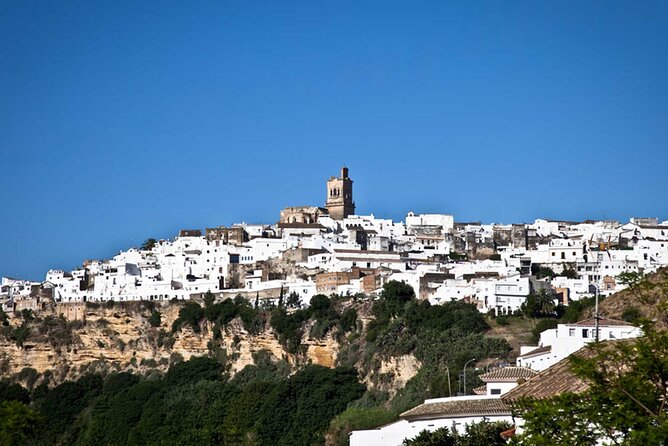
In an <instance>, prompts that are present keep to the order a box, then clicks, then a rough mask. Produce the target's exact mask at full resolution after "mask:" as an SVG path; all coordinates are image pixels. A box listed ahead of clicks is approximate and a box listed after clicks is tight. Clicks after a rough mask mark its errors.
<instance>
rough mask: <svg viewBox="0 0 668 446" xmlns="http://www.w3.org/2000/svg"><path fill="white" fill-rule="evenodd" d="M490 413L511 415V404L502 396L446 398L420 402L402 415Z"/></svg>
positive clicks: (479, 414) (474, 414)
mask: <svg viewBox="0 0 668 446" xmlns="http://www.w3.org/2000/svg"><path fill="white" fill-rule="evenodd" d="M427 401H429V400H427ZM489 415H510V406H508V405H507V404H506V403H505V402H503V401H501V399H500V398H480V397H469V398H466V399H458V398H452V399H450V398H446V399H444V400H443V401H434V402H425V403H424V404H420V405H419V406H417V407H414V408H413V409H411V410H409V411H406V412H404V413H402V414H401V415H400V417H401V418H405V419H409V420H411V419H433V418H457V417H472V416H489Z"/></svg>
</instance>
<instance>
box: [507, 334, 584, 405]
mask: <svg viewBox="0 0 668 446" xmlns="http://www.w3.org/2000/svg"><path fill="white" fill-rule="evenodd" d="M593 354H594V353H593V352H592V351H591V350H589V349H587V347H583V348H581V349H580V350H578V351H576V352H575V353H573V355H576V356H579V357H581V358H588V357H591V356H592V355H593ZM588 388H589V384H588V383H587V382H586V381H584V380H583V379H582V378H579V377H577V376H575V373H573V371H572V370H571V364H570V360H569V359H568V358H564V359H562V360H561V361H559V362H557V363H556V364H554V365H553V366H551V367H548V368H547V369H545V370H543V371H542V372H540V373H538V374H537V375H536V376H534V377H533V378H531V379H529V380H528V381H526V382H524V383H522V384H520V385H519V386H517V387H515V388H514V389H512V390H510V391H509V392H508V393H506V394H505V395H503V396H502V397H501V398H502V399H503V401H505V402H507V403H512V402H513V401H517V400H519V399H521V398H534V399H544V398H551V397H553V396H556V395H559V394H560V393H565V392H570V393H580V392H584V391H585V390H587V389H588Z"/></svg>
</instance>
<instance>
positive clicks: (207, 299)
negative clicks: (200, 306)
mask: <svg viewBox="0 0 668 446" xmlns="http://www.w3.org/2000/svg"><path fill="white" fill-rule="evenodd" d="M215 301H216V296H214V295H213V293H212V292H211V291H207V292H206V293H204V306H205V307H210V306H211V305H213V303H214V302H215Z"/></svg>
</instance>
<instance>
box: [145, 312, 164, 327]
mask: <svg viewBox="0 0 668 446" xmlns="http://www.w3.org/2000/svg"><path fill="white" fill-rule="evenodd" d="M148 323H149V324H150V325H151V327H159V326H160V324H161V323H162V317H161V316H160V312H159V311H158V310H156V309H155V308H154V309H153V310H151V315H150V316H149V318H148Z"/></svg>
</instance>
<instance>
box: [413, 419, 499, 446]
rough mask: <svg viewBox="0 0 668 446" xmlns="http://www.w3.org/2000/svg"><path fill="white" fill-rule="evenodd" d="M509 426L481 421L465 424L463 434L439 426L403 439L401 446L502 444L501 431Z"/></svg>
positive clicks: (478, 445) (481, 445) (489, 445)
mask: <svg viewBox="0 0 668 446" xmlns="http://www.w3.org/2000/svg"><path fill="white" fill-rule="evenodd" d="M508 428H510V425H509V424H508V423H489V422H486V421H482V422H480V423H476V424H469V425H467V426H466V431H465V432H464V433H463V434H458V433H457V432H452V431H450V429H448V428H447V427H441V428H439V429H436V430H434V431H433V432H429V431H427V430H424V431H422V432H420V433H419V434H418V435H417V436H415V437H414V438H410V439H406V440H404V442H403V444H402V446H502V445H505V444H506V442H505V440H503V439H502V438H501V432H503V431H504V430H506V429H508Z"/></svg>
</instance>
